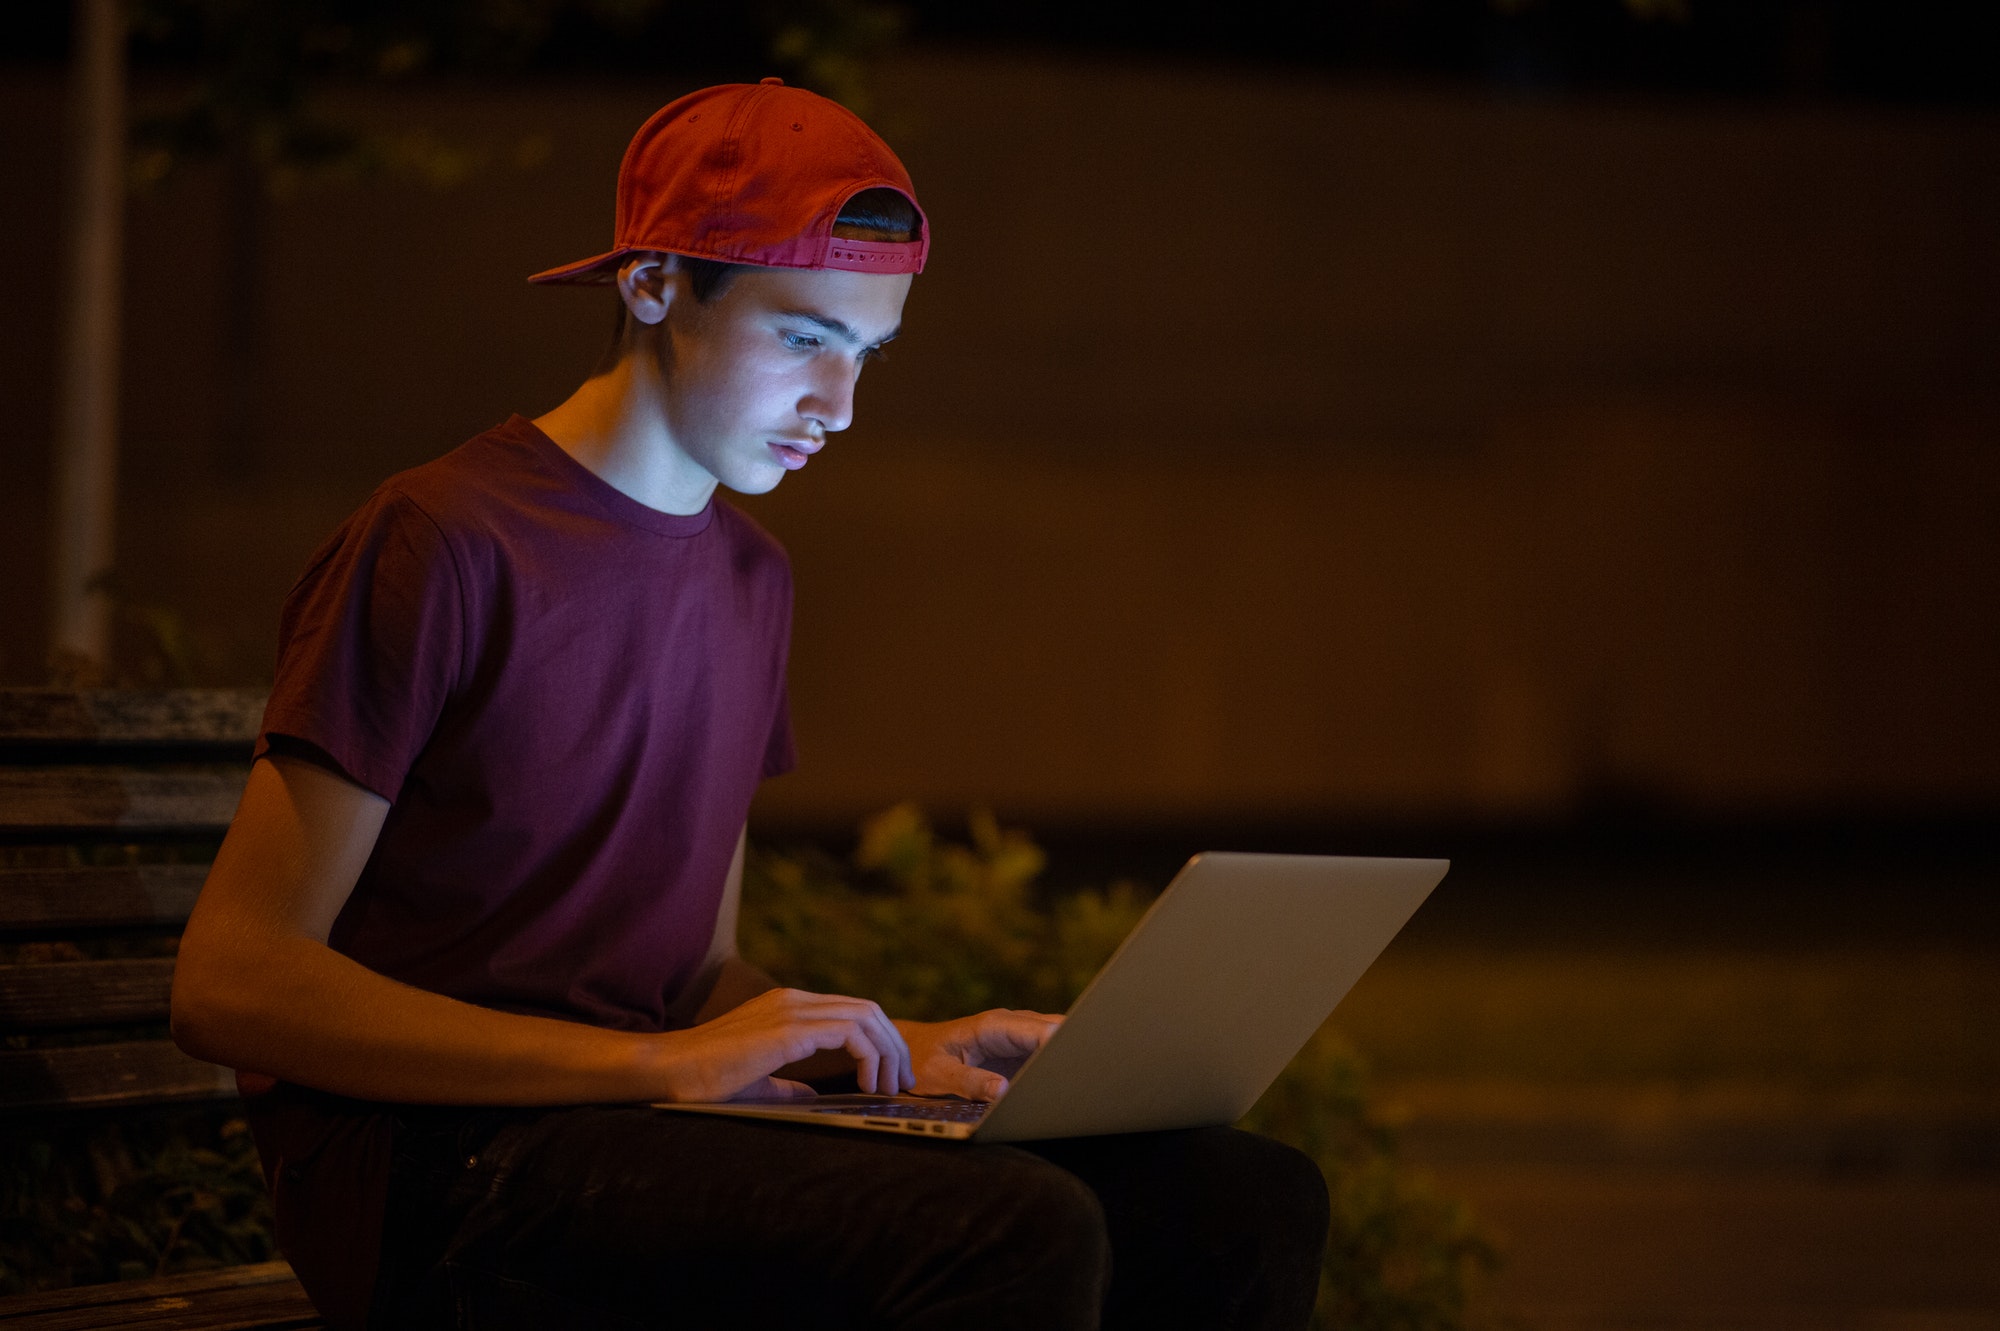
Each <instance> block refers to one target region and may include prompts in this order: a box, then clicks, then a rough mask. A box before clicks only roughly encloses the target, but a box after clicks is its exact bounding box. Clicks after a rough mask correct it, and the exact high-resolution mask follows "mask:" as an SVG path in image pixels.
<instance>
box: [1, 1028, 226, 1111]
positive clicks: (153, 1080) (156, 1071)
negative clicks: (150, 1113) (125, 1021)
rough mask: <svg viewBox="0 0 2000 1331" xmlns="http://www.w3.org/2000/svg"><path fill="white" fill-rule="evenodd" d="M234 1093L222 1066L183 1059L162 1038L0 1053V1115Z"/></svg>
mask: <svg viewBox="0 0 2000 1331" xmlns="http://www.w3.org/2000/svg"><path fill="white" fill-rule="evenodd" d="M235 1094H236V1078H235V1076H234V1074H232V1073H231V1072H230V1071H229V1069H228V1068H219V1067H217V1066H215V1065H214V1064H213V1063H204V1062H202V1061H200V1060H199V1059H194V1058H189V1057H188V1056H187V1055H186V1054H183V1053H182V1052H181V1051H180V1050H179V1049H176V1048H175V1047H174V1045H173V1043H172V1042H171V1041H168V1040H138V1041H132V1042H129V1043H123V1044H91V1045H78V1046H75V1047H72V1048H68V1049H22V1050H10V1051H8V1052H5V1053H0V1111H13V1112H22V1111H27V1110H37V1109H61V1108H64V1107H66V1106H75V1107H80V1108H84V1107H95V1106H100V1105H144V1104H165V1103H168V1102H171V1101H177V1100H220V1099H227V1098H230V1097H233V1096H234V1095H235Z"/></svg>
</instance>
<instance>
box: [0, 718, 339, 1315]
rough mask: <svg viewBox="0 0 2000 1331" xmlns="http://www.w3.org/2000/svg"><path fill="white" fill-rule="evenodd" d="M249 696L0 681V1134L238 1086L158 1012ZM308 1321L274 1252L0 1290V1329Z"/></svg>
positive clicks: (229, 797)
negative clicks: (13, 685) (119, 1277)
mask: <svg viewBox="0 0 2000 1331" xmlns="http://www.w3.org/2000/svg"><path fill="white" fill-rule="evenodd" d="M262 708H263V696H262V694H261V693H259V692H255V691H249V690H229V689H186V690H173V691H160V692H112V691H101V692H69V691H57V690H46V689H31V690H20V689H0V945H5V948H6V950H5V952H4V953H0V1130H9V1125H13V1126H14V1127H19V1126H20V1125H21V1124H24V1123H29V1122H32V1121H33V1120H34V1119H35V1118H37V1117H45V1116H49V1115H60V1116H68V1115H87V1114H103V1113H106V1112H110V1111H117V1110H124V1109H130V1108H134V1107H138V1106H149V1105H165V1104H199V1103H202V1102H214V1101H219V1100H224V1099H229V1098H233V1097H234V1096H235V1094H236V1087H235V1083H234V1080H233V1078H232V1077H231V1075H230V1074H229V1073H228V1072H227V1071H226V1070H225V1069H222V1068H218V1067H215V1066H213V1065H211V1064H207V1063H202V1062H200V1061H198V1060H196V1059H192V1058H189V1057H188V1056H187V1055H185V1054H183V1053H181V1052H180V1050H178V1049H176V1048H175V1047H174V1045H173V1043H172V1041H171V1040H169V1039H168V1038H167V1036H166V1028H165V1022H166V1020H167V996H168V992H169V989H170V987H171V985H172V982H173V965H174V961H173V956H172V955H171V952H172V941H171V940H173V939H174V938H176V937H178V934H179V930H180V928H181V926H182V925H183V924H185V923H186V921H187V917H188V912H189V911H190V910H191V909H192V908H193V906H194V900H195V895H196V893H197V892H199V891H200V888H201V882H202V878H203V876H204V875H205V874H206V872H207V862H208V860H209V859H210V858H211V857H212V856H213V854H214V849H215V846H216V844H217V843H219V841H220V840H221V837H222V833H223V831H224V830H225V829H226V828H227V827H228V825H229V819H230V815H231V814H232V813H233V812H234V810H235V808H236V801H237V798H238V797H239V796H240V795H241V794H242V790H243V783H244V780H245V778H246V776H247V773H248V766H249V762H248V760H249V755H250V744H251V741H252V740H253V739H254V737H255V735H256V731H257V723H258V718H259V715H260V714H261V712H262ZM34 944H46V945H47V946H41V947H36V946H23V945H34ZM24 954H25V955H24ZM319 1325H320V1320H319V1317H318V1315H317V1314H316V1313H315V1312H314V1311H313V1308H312V1305H311V1303H310V1302H308V1301H307V1299H306V1297H305V1293H304V1291H303V1290H301V1289H300V1288H299V1284H298V1281H297V1279H296V1278H294V1277H293V1275H292V1272H291V1268H290V1267H288V1266H287V1265H285V1263H283V1262H267V1263H261V1264H258V1265H253V1266H238V1267H231V1268H226V1269H221V1270H213V1271H205V1272H198V1273H194V1274H189V1275H181V1276H169V1277H166V1278H163V1279H157V1280H137V1281H126V1282H120V1283H115V1284H100V1285H86V1286H78V1287H75V1288H71V1289H61V1290H52V1291H48V1292H45V1293H39V1294H30V1295H22V1296H16V1297H13V1298H6V1299H0V1331H31V1329H32V1331H55V1329H56V1328H64V1329H65V1331H68V1329H70V1328H83V1327H114V1326H116V1327H148V1328H162V1329H164V1328H169V1327H172V1328H189V1329H190V1331H192V1329H194V1328H223V1327H230V1328H279V1327H286V1328H300V1327H318V1326H319Z"/></svg>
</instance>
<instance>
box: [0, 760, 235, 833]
mask: <svg viewBox="0 0 2000 1331" xmlns="http://www.w3.org/2000/svg"><path fill="white" fill-rule="evenodd" d="M248 780H249V774H248V773H247V772H246V771H244V770H243V768H242V766H241V765H240V764H231V765H230V766H229V767H226V768H224V767H183V768H175V769H162V770H159V771H133V770H130V769H127V768H119V767H18V768H0V832H11V833H15V834H20V833H26V832H42V833H49V832H65V833H70V834H77V833H83V832H125V833H168V832H172V833H179V834H181V835H183V836H195V835H201V834H215V833H220V832H222V831H223V830H225V829H226V828H227V827H228V826H229V819H230V817H231V815H233V814H234V813H235V812H236V802H237V800H238V799H240V798H242V795H243V786H244V783H245V782H247V781H248Z"/></svg>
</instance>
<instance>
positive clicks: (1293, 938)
mask: <svg viewBox="0 0 2000 1331" xmlns="http://www.w3.org/2000/svg"><path fill="white" fill-rule="evenodd" d="M1449 867H1450V861H1448V860H1400V859H1361V858H1352V857H1347V856H1328V855H1247V854H1236V853H1229V852H1221V851H1210V852H1208V853H1206V854H1202V855H1197V856H1195V857H1194V858H1193V859H1191V860H1189V861H1188V862H1187V866H1186V867H1185V868H1183V869H1182V870H1181V871H1180V873H1179V874H1178V875H1176V876H1175V878H1174V881H1173V882H1172V883H1170V884H1168V885H1167V890H1166V891H1165V892H1163V893H1161V894H1160V899H1159V900H1158V901H1155V902H1154V903H1153V906H1152V909H1150V910H1148V911H1147V912H1146V915H1145V918H1143V919H1141V920H1140V921H1139V923H1138V925H1137V927H1135V928H1134V929H1133V930H1132V933H1131V935H1130V936H1129V937H1127V938H1126V940H1125V942H1124V943H1123V944H1122V945H1121V946H1120V947H1119V949H1118V951H1117V952H1116V953H1115V954H1113V956H1112V958H1111V960H1110V961H1108V962H1106V963H1105V965H1104V969H1103V970H1101V971H1099V972H1098V973H1097V975H1096V978H1094V979H1092V980H1091V982H1090V985H1089V987H1088V988H1086V989H1085V990H1084V991H1083V994H1082V996H1080V997H1079V998H1078V999H1077V1000H1076V1002H1075V1003H1074V1004H1072V1005H1071V1007H1070V1010H1069V1013H1068V1015H1067V1016H1066V1017H1064V1019H1063V1024H1062V1025H1061V1026H1059V1027H1057V1028H1056V1030H1055V1033H1054V1034H1053V1035H1051V1036H1050V1037H1049V1039H1048V1041H1047V1042H1046V1043H1045V1044H1043V1046H1042V1047H1041V1048H1040V1049H1038V1050H1036V1051H1035V1053H1034V1054H1033V1055H1032V1056H1031V1057H1030V1058H1029V1059H1028V1060H1027V1061H1026V1062H1025V1063H1023V1064H1022V1065H1021V1067H1020V1069H1019V1070H1018V1071H1017V1072H1016V1073H1015V1074H1014V1076H1013V1077H1012V1079H1011V1084H1010V1085H1009V1087H1008V1089H1007V1092H1006V1094H1004V1095H1002V1096H1001V1097H1000V1098H999V1099H998V1100H994V1101H990V1102H987V1101H972V1100H957V1099H925V1098H922V1097H918V1096H907V1095H904V1096H878V1095H827V1096H820V1097H818V1098H817V1099H807V1100H732V1101H727V1102H723V1103H714V1104H668V1105H662V1106H660V1107H661V1108H663V1109H679V1110H687V1111H691V1112H695V1113H704V1114H734V1115H740V1116H745V1117H751V1118H775V1119H784V1120H786V1121H787V1122H793V1123H800V1122H803V1123H816V1124H819V1125H821V1126H823V1127H834V1128H855V1129H859V1130H861V1131H865V1132H894V1133H899V1134H910V1133H915V1134H918V1135H920V1136H923V1137H926V1138H931V1139H934V1140H948V1141H949V1140H957V1141H964V1140H973V1141H988V1142H1004V1141H1035V1140H1040V1139H1044V1138H1051V1137H1090V1136H1096V1135H1099V1134H1102V1133H1112V1132H1148V1131H1153V1130H1156V1129H1161V1128H1194V1127H1207V1126H1210V1125H1212V1124H1221V1123H1233V1122H1235V1121H1236V1120H1237V1119H1239V1118H1241V1117H1243V1115H1244V1114H1245V1113H1246V1112H1248V1111H1249V1109H1250V1106H1251V1105H1253V1104H1255V1103H1256V1102H1257V1097H1258V1096H1260V1095H1262V1094H1263V1093H1264V1090H1265V1088H1266V1087H1268V1086H1269V1085H1270V1084H1271V1083H1272V1082H1273V1081H1275V1080H1276V1079H1277V1076H1278V1074H1279V1073H1280V1072H1282V1071H1284V1068H1285V1064H1287V1063H1289V1062H1290V1061H1291V1059H1292V1055H1294V1054H1296V1053H1297V1052H1298V1051H1299V1050H1300V1048H1302V1047H1303V1046H1304V1045H1305V1042H1306V1041H1307V1040H1308V1039H1310V1038H1311V1037H1312V1034H1313V1032H1314V1031H1315V1030H1317V1029H1318V1028H1319V1025H1320V1023H1321V1022H1323V1021H1325V1020H1326V1018H1327V1015H1328V1014H1329V1013H1331V1012H1332V1011H1333V1008H1334V1005H1335V1004H1336V1003H1338V1002H1340V1000H1341V999H1342V998H1344V997H1345V996H1346V994H1347V991H1348V990H1349V989H1351V988H1352V987H1353V986H1354V982H1355V981H1356V980H1358V979H1360V978H1361V973H1362V972H1363V971H1365V970H1367V969H1368V967H1369V965H1370V964H1371V963H1372V962H1373V961H1374V960H1375V958H1376V957H1377V956H1378V955H1380V954H1381V951H1382V949H1383V948H1385V947H1387V946H1388V944H1389V940H1390V939H1392V938H1394V937H1395V936H1396V933H1397V931H1398V930H1400V929H1401V928H1402V927H1403V925H1404V923H1405V922H1406V921H1407V920H1408V919H1409V918H1410V916H1411V915H1413V914H1414V913H1415V912H1416V909H1417V907H1418V906H1420V905H1422V904H1423V901H1424V898H1425V897H1427V896H1429V895H1430V892H1431V889H1432V888H1434V887H1436V886H1437V885H1438V882H1439V881H1440V880H1441V879H1443V877H1444V874H1445V870H1446V869H1448V868H1449Z"/></svg>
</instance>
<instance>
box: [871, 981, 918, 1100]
mask: <svg viewBox="0 0 2000 1331" xmlns="http://www.w3.org/2000/svg"><path fill="white" fill-rule="evenodd" d="M867 1035H868V1038H869V1039H870V1041H872V1042H873V1043H874V1045H875V1049H876V1052H877V1053H879V1054H880V1055H881V1058H882V1062H881V1064H880V1065H879V1067H878V1069H877V1072H876V1077H877V1085H876V1086H875V1088H874V1089H875V1093H876V1094H878V1095H896V1094H899V1093H900V1092H903V1091H906V1090H909V1089H910V1088H912V1087H914V1086H915V1085H916V1080H917V1079H916V1073H915V1070H914V1063H913V1060H912V1058H911V1056H910V1046H909V1045H908V1043H906V1042H905V1041H904V1039H903V1033H902V1032H901V1031H899V1030H897V1029H896V1023H895V1022H893V1021H890V1020H889V1017H888V1014H886V1013H885V1012H883V1011H882V1009H881V1008H880V1007H879V1006H878V1005H876V1004H874V1003H870V1004H869V1005H868V1020H867Z"/></svg>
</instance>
